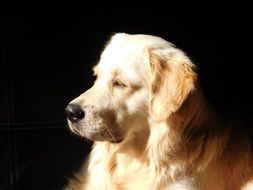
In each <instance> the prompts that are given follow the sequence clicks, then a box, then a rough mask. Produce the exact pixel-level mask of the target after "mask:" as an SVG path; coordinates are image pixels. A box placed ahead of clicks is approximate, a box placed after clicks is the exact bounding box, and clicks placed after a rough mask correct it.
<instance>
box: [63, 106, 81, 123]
mask: <svg viewBox="0 0 253 190" xmlns="http://www.w3.org/2000/svg"><path fill="white" fill-rule="evenodd" d="M65 112H66V114H67V118H68V119H69V120H70V121H72V122H77V121H78V120H81V119H83V118H84V111H83V110H82V108H81V107H80V106H78V105H76V104H69V105H68V106H67V107H66V108H65Z"/></svg>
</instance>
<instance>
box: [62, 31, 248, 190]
mask: <svg viewBox="0 0 253 190" xmlns="http://www.w3.org/2000/svg"><path fill="white" fill-rule="evenodd" d="M94 74H95V75H96V76H97V79H96V81H95V83H94V85H93V86H92V87H91V88H90V89H89V90H87V91H86V92H85V93H83V94H82V95H80V96H79V97H77V98H76V99H74V100H73V101H72V102H71V103H70V104H69V105H68V106H67V107H66V113H67V117H68V124H69V128H70V129H71V130H72V131H73V132H74V133H77V134H79V135H80V136H82V137H85V138H88V139H90V140H92V141H94V145H93V149H92V151H91V153H90V156H89V158H88V160H87V162H86V164H85V165H84V167H83V169H82V171H81V172H80V173H79V174H77V175H76V176H75V178H73V179H71V180H70V182H69V185H68V187H67V188H66V189H70V190H86V189H89V190H103V189H106V190H139V189H143V190H170V189H172V190H239V189H252V186H251V185H252V183H251V182H252V179H253V159H252V158H253V157H252V148H251V145H250V138H249V135H248V132H247V130H246V128H243V127H242V126H239V128H237V127H236V126H233V125H232V124H226V123H225V122H223V121H222V120H221V119H220V118H219V117H218V115H217V114H216V113H215V111H214V109H213V108H212V107H211V106H210V105H209V104H208V102H207V100H206V99H205V97H204V95H203V93H202V90H201V87H200V84H199V82H198V77H197V73H196V66H195V65H194V64H193V63H192V61H191V60H190V58H189V57H188V56H187V55H186V54H185V53H183V51H181V50H180V49H178V48H176V47H175V46H174V45H173V44H172V43H170V42H168V41H166V40H164V39H162V38H160V37H157V36H151V35H142V34H138V35H130V34H125V33H117V34H114V35H113V36H112V38H111V39H110V41H109V42H108V43H107V45H106V47H105V49H104V51H103V52H102V54H101V58H100V61H99V63H98V65H96V66H95V67H94Z"/></svg>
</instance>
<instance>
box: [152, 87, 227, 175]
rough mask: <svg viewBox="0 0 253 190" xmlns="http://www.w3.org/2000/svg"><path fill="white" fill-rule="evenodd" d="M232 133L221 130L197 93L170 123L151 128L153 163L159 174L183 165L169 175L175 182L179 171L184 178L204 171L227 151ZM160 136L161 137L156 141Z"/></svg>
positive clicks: (174, 115)
mask: <svg viewBox="0 0 253 190" xmlns="http://www.w3.org/2000/svg"><path fill="white" fill-rule="evenodd" d="M229 131H230V129H227V128H224V127H222V125H221V124H220V122H219V119H218V116H217V115H216V113H215V111H214V110H213V109H212V108H211V106H210V105H209V104H208V102H207V101H206V99H205V97H204V95H203V93H202V91H201V89H197V90H196V91H194V92H192V94H190V95H189V96H188V98H187V99H186V100H185V102H184V103H183V104H182V106H181V107H180V109H179V110H178V111H177V112H175V113H173V114H172V115H170V117H169V118H168V120H167V121H165V122H161V123H158V124H157V123H155V124H154V125H153V127H152V124H151V134H150V139H149V143H148V145H149V157H150V159H151V163H153V165H154V167H155V168H156V170H158V171H162V170H163V169H162V168H165V169H164V171H163V172H167V171H166V168H170V167H171V166H174V165H180V167H179V168H178V170H177V171H176V170H175V171H170V172H171V177H172V178H177V176H179V173H180V170H181V171H182V173H184V174H185V173H187V172H189V173H191V172H200V171H203V170H204V169H206V168H207V167H208V165H209V164H210V163H211V162H212V161H213V160H214V159H215V158H216V157H217V156H219V155H220V154H221V153H222V152H223V150H224V149H225V147H226V144H227V142H228V138H229V133H230V132H229ZM159 134H162V136H160V137H159V138H157V136H158V135H159ZM154 155H155V156H154ZM187 161H188V163H186V162H187ZM184 165H186V166H187V167H184ZM189 166H190V168H189ZM173 170H174V169H173Z"/></svg>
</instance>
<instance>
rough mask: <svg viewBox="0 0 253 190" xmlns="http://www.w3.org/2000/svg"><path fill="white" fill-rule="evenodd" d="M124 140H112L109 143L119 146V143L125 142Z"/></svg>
mask: <svg viewBox="0 0 253 190" xmlns="http://www.w3.org/2000/svg"><path fill="white" fill-rule="evenodd" d="M123 140H124V139H123V138H119V139H117V140H115V139H114V140H110V141H109V142H110V143H112V144H119V143H121V142H122V141H123Z"/></svg>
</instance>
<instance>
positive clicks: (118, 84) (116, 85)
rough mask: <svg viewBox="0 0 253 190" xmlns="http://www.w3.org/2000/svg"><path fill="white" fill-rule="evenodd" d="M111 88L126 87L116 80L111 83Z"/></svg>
mask: <svg viewBox="0 0 253 190" xmlns="http://www.w3.org/2000/svg"><path fill="white" fill-rule="evenodd" d="M112 86H113V87H116V88H123V87H126V85H125V84H124V83H123V82H121V81H117V80H115V81H113V83H112Z"/></svg>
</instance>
